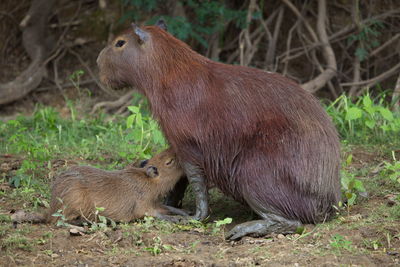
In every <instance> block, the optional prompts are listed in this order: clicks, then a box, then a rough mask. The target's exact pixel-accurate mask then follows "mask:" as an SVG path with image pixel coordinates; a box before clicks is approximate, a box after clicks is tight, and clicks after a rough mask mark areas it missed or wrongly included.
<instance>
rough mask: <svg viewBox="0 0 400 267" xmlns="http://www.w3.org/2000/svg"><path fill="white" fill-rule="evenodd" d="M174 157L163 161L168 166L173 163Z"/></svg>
mask: <svg viewBox="0 0 400 267" xmlns="http://www.w3.org/2000/svg"><path fill="white" fill-rule="evenodd" d="M174 161H175V160H174V159H173V158H172V159H169V160H167V162H166V163H165V165H167V166H169V165H171V164H172V163H174Z"/></svg>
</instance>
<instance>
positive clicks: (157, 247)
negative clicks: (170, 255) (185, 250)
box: [144, 236, 173, 256]
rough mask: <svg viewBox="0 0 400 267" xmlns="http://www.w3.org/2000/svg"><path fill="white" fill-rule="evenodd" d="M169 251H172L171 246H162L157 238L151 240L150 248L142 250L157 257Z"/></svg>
mask: <svg viewBox="0 0 400 267" xmlns="http://www.w3.org/2000/svg"><path fill="white" fill-rule="evenodd" d="M171 249H173V248H172V246H171V245H166V244H163V243H162V240H161V238H160V237H158V236H157V237H154V238H153V244H152V246H151V247H147V248H144V250H145V251H148V252H150V253H151V254H152V255H153V256H157V255H159V254H161V253H163V252H165V251H168V250H171Z"/></svg>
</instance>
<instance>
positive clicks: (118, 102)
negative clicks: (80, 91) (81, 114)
mask: <svg viewBox="0 0 400 267" xmlns="http://www.w3.org/2000/svg"><path fill="white" fill-rule="evenodd" d="M132 92H133V91H129V92H128V93H126V94H125V95H123V96H121V97H120V98H119V99H117V100H115V101H104V102H100V103H97V104H96V105H94V107H93V109H92V111H91V112H90V114H94V113H95V112H96V111H97V110H98V109H100V108H106V109H107V110H111V109H115V108H119V107H121V106H124V105H125V104H126V103H127V102H129V101H130V100H131V99H132V98H133V95H132Z"/></svg>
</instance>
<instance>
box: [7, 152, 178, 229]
mask: <svg viewBox="0 0 400 267" xmlns="http://www.w3.org/2000/svg"><path fill="white" fill-rule="evenodd" d="M141 167H142V168H134V167H127V168H125V169H123V170H119V171H105V170H101V169H98V168H94V167H89V166H74V167H71V168H70V169H68V170H67V171H65V172H63V173H61V174H60V175H59V176H58V177H56V179H55V180H54V182H53V185H52V189H51V202H50V209H49V210H48V211H47V212H45V213H44V214H43V215H42V216H40V215H37V214H29V213H28V215H24V216H25V217H23V218H24V219H22V218H18V214H16V216H14V217H15V218H14V220H15V221H33V222H55V221H56V220H57V219H58V218H57V217H54V216H52V215H53V214H54V213H56V212H57V211H58V210H59V209H61V210H62V212H63V214H64V216H65V218H66V220H67V221H69V222H76V221H77V220H78V221H81V220H82V219H83V220H89V221H93V220H94V219H95V212H96V207H102V208H104V211H101V212H99V214H100V215H103V216H106V217H107V218H110V219H112V220H114V221H118V222H129V221H132V220H134V219H139V218H143V217H144V216H145V215H148V216H154V217H157V218H161V219H168V218H169V217H168V215H166V214H167V213H168V212H174V213H177V214H180V215H182V214H181V212H179V210H178V209H174V208H170V207H167V206H164V205H161V201H162V198H163V197H164V196H165V195H166V194H167V193H168V192H169V191H170V190H171V189H172V188H173V187H174V186H175V184H176V182H178V180H179V179H180V178H181V177H182V175H183V170H182V168H181V167H180V165H179V162H178V161H177V160H176V156H175V154H174V153H173V152H172V151H171V150H166V151H163V152H161V153H160V154H158V155H156V156H154V157H153V158H151V159H149V160H148V161H147V162H146V163H145V164H143V165H142V166H141ZM176 211H178V212H176ZM22 214H24V213H22Z"/></svg>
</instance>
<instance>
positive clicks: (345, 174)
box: [341, 154, 367, 212]
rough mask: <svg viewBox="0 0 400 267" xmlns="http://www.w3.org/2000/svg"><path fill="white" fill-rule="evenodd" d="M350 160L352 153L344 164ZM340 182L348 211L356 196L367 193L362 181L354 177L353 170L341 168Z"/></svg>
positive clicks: (349, 162)
mask: <svg viewBox="0 0 400 267" xmlns="http://www.w3.org/2000/svg"><path fill="white" fill-rule="evenodd" d="M352 160H353V155H351V154H350V155H349V156H348V157H347V159H346V161H345V165H346V166H350V164H351V162H352ZM341 184H342V193H343V195H344V198H345V199H346V200H347V202H346V207H347V211H348V212H349V211H350V207H352V206H353V205H354V204H355V203H356V201H357V198H358V196H359V195H362V196H366V195H367V193H366V190H365V187H364V184H363V182H362V181H361V180H359V179H357V178H356V174H355V173H354V172H349V171H347V170H343V171H342V173H341Z"/></svg>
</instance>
